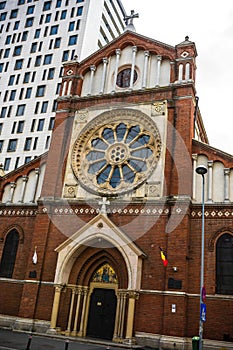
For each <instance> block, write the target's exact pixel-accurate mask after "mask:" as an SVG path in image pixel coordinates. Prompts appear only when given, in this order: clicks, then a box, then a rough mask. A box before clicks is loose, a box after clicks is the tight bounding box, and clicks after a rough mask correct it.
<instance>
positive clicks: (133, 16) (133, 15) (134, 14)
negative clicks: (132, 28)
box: [124, 10, 139, 25]
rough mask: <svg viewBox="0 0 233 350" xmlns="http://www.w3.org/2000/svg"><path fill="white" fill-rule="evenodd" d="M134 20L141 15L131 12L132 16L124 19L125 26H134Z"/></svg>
mask: <svg viewBox="0 0 233 350" xmlns="http://www.w3.org/2000/svg"><path fill="white" fill-rule="evenodd" d="M134 18H139V14H138V13H135V11H134V10H131V14H130V15H129V16H125V18H124V21H125V24H126V25H128V24H133V20H134ZM129 20H130V22H128V21H129Z"/></svg>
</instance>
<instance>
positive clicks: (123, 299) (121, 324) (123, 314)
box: [119, 292, 127, 339]
mask: <svg viewBox="0 0 233 350" xmlns="http://www.w3.org/2000/svg"><path fill="white" fill-rule="evenodd" d="M126 300H127V293H126V292H124V293H122V295H121V317H120V330H119V337H120V339H123V333H124V324H125V308H126Z"/></svg>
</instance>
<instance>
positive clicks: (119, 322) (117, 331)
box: [113, 291, 127, 342]
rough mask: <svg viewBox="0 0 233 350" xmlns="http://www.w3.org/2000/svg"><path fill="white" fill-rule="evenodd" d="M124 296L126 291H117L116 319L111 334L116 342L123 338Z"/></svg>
mask: <svg viewBox="0 0 233 350" xmlns="http://www.w3.org/2000/svg"><path fill="white" fill-rule="evenodd" d="M126 297H127V295H126V291H118V292H117V309H116V318H115V320H116V321H115V328H114V335H113V338H114V340H115V341H116V342H117V341H119V342H121V341H122V339H123V332H124V323H125V322H124V321H125V305H126Z"/></svg>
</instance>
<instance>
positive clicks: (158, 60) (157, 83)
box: [155, 56, 162, 86]
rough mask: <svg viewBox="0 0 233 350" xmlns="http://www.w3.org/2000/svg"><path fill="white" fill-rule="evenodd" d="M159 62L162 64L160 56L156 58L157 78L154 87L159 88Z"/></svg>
mask: <svg viewBox="0 0 233 350" xmlns="http://www.w3.org/2000/svg"><path fill="white" fill-rule="evenodd" d="M161 62H162V56H157V77H156V81H155V86H159V81H160V72H161Z"/></svg>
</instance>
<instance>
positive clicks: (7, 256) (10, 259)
mask: <svg viewBox="0 0 233 350" xmlns="http://www.w3.org/2000/svg"><path fill="white" fill-rule="evenodd" d="M18 244H19V234H18V231H17V230H16V229H13V230H12V231H10V232H9V233H8V235H7V237H6V240H5V245H4V249H3V252H2V259H1V263H0V277H7V278H11V277H12V275H13V271H14V266H15V259H16V254H17V249H18Z"/></svg>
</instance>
